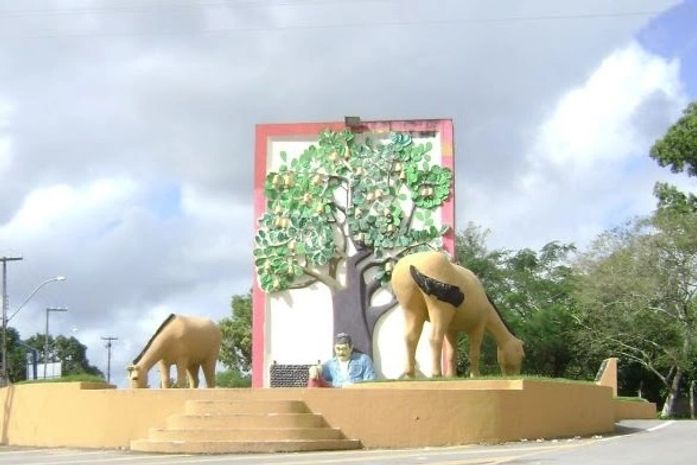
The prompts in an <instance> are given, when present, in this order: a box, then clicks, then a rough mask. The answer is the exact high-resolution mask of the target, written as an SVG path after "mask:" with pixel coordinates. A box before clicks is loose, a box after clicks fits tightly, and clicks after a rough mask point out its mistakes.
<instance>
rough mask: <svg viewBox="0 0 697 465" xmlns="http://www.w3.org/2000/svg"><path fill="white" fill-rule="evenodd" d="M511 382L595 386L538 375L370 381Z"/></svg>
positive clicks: (379, 381) (583, 382)
mask: <svg viewBox="0 0 697 465" xmlns="http://www.w3.org/2000/svg"><path fill="white" fill-rule="evenodd" d="M509 380H514V381H515V380H523V381H545V382H555V383H571V384H595V383H594V382H593V381H587V380H578V379H567V378H550V377H548V376H538V375H517V376H501V375H485V376H477V377H474V378H470V377H452V378H451V377H448V378H446V377H442V378H413V379H379V380H375V381H369V382H371V383H413V382H424V381H426V382H431V381H445V382H452V381H509Z"/></svg>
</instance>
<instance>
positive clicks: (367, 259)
mask: <svg viewBox="0 0 697 465" xmlns="http://www.w3.org/2000/svg"><path fill="white" fill-rule="evenodd" d="M371 258H373V257H372V252H371V251H370V250H366V249H363V250H360V251H358V253H356V254H355V255H353V256H352V257H350V258H349V259H348V260H347V261H346V284H345V286H344V287H343V288H341V289H336V290H334V292H333V293H332V303H333V307H334V334H337V333H342V332H343V333H348V334H349V335H351V339H352V341H353V347H354V349H357V350H359V351H360V352H363V353H365V354H367V355H369V356H370V357H373V331H374V330H375V325H376V323H377V320H378V319H379V318H380V316H382V315H383V314H384V313H385V312H386V311H387V310H388V309H389V308H391V307H392V306H393V305H394V303H395V302H394V301H392V302H390V303H388V304H386V305H381V306H377V307H373V306H371V305H370V301H371V298H372V295H373V294H374V293H375V291H376V290H377V289H379V287H380V286H379V282H378V281H377V280H375V279H372V278H371V279H368V280H366V278H365V271H366V270H367V269H368V268H369V267H370V265H371V264H374V260H373V261H372V262H371Z"/></svg>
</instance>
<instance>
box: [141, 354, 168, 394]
mask: <svg viewBox="0 0 697 465" xmlns="http://www.w3.org/2000/svg"><path fill="white" fill-rule="evenodd" d="M158 365H159V366H160V387H162V389H167V388H168V387H169V365H167V364H166V363H165V362H164V360H160V361H159V362H158ZM145 376H147V374H146V375H145Z"/></svg>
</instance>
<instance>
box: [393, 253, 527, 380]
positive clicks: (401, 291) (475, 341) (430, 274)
mask: <svg viewBox="0 0 697 465" xmlns="http://www.w3.org/2000/svg"><path fill="white" fill-rule="evenodd" d="M391 283H392V290H393V292H394V294H395V297H396V298H397V300H398V301H399V304H400V305H401V307H402V309H403V310H404V318H405V321H406V328H405V342H406V346H407V365H406V368H405V370H404V375H403V376H405V377H409V378H413V377H414V376H415V374H416V361H415V354H416V345H417V344H418V342H419V337H420V336H421V332H422V329H423V325H424V322H425V321H430V322H431V325H432V333H431V337H430V339H429V342H430V344H431V355H432V357H433V372H432V376H442V374H443V370H442V365H441V361H442V351H443V341H444V340H445V342H446V348H447V350H446V362H447V364H448V371H447V373H448V374H454V373H455V364H456V353H457V351H456V347H457V334H458V333H459V332H461V331H465V332H466V333H467V335H468V336H469V358H470V376H479V355H480V347H481V343H482V338H483V336H484V332H485V331H487V332H489V333H490V334H491V335H492V336H493V337H494V340H495V341H496V345H497V347H498V350H497V359H498V363H499V366H500V367H501V371H502V372H503V374H504V375H515V374H519V373H520V367H521V363H522V360H523V357H524V356H525V352H524V350H523V342H522V341H521V340H520V339H518V338H517V337H515V336H514V335H513V333H512V332H511V330H510V329H509V328H508V327H507V325H506V323H505V322H504V320H503V318H502V317H501V315H500V314H499V311H498V309H497V308H496V306H495V305H494V304H493V302H492V301H491V299H489V297H488V296H487V294H486V292H485V291H484V288H483V287H482V284H481V282H480V281H479V279H478V278H477V277H476V276H475V275H474V273H472V272H471V271H470V270H468V269H466V268H463V267H461V266H459V265H456V264H453V263H451V262H450V260H449V258H448V256H447V255H445V254H444V253H441V252H435V251H429V252H418V253H414V254H412V255H407V256H405V257H404V258H402V259H401V260H399V261H398V262H397V264H396V265H395V267H394V270H393V271H392V281H391Z"/></svg>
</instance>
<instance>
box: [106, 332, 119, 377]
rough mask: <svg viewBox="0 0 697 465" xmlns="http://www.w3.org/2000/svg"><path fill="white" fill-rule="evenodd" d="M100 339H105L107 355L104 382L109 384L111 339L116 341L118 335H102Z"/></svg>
mask: <svg viewBox="0 0 697 465" xmlns="http://www.w3.org/2000/svg"><path fill="white" fill-rule="evenodd" d="M102 340H103V341H106V345H105V346H104V347H106V349H107V356H106V382H107V383H109V384H111V345H112V344H111V341H118V340H119V338H118V337H114V336H102Z"/></svg>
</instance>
